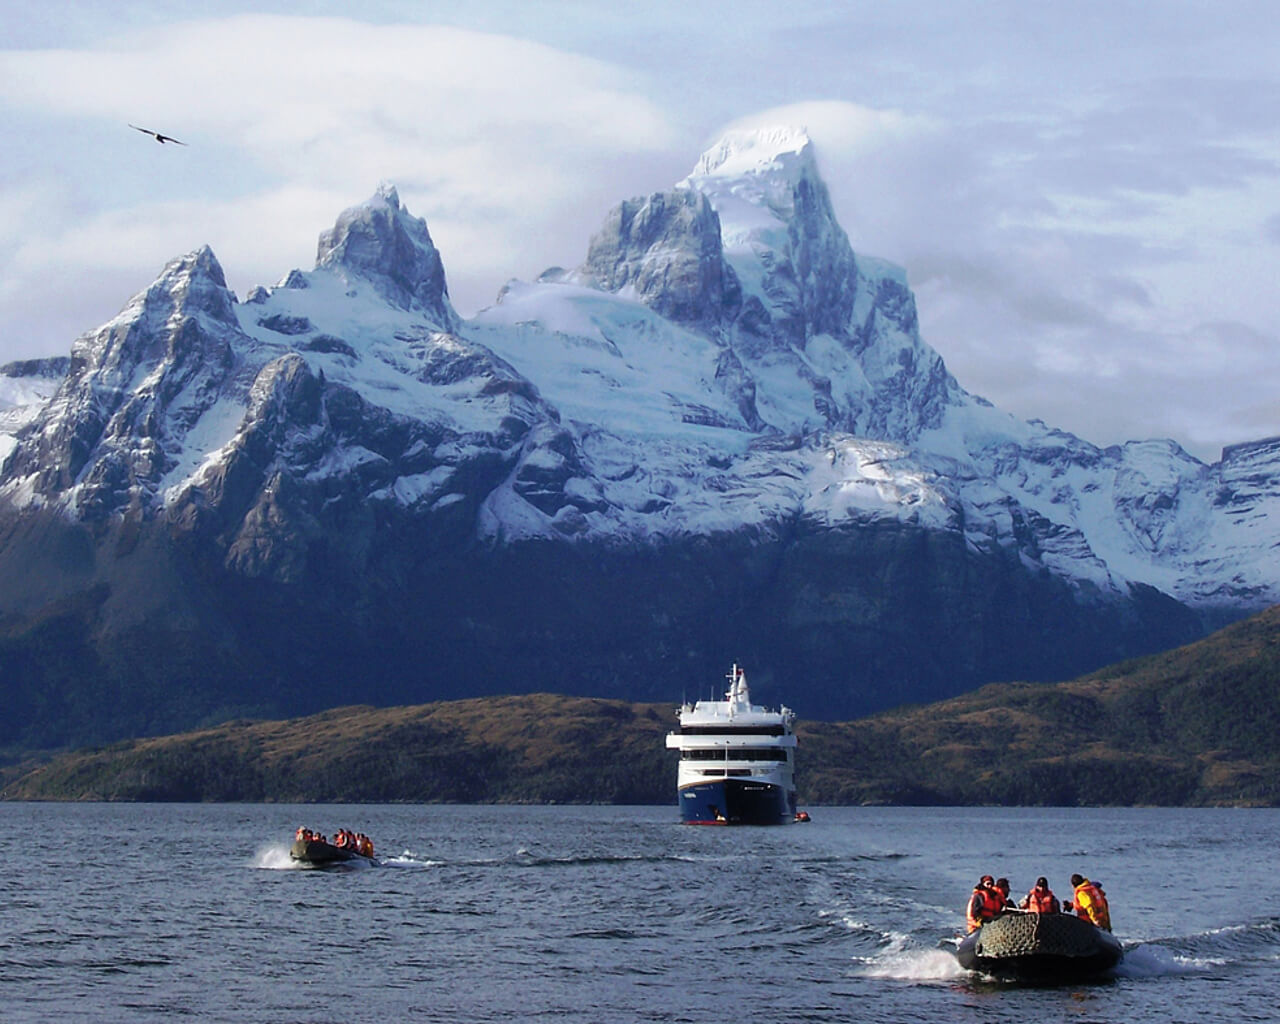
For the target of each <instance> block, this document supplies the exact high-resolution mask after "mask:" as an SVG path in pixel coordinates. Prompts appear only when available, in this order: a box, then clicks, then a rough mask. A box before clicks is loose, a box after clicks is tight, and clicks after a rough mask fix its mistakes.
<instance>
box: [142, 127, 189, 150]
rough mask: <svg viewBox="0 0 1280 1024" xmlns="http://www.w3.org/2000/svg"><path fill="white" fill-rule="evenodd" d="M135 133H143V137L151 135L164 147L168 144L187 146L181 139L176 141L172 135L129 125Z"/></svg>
mask: <svg viewBox="0 0 1280 1024" xmlns="http://www.w3.org/2000/svg"><path fill="white" fill-rule="evenodd" d="M129 127H130V128H132V129H134V131H139V132H142V134H143V135H150V136H151V137H152V138H153V139H155V140H156V142H159V143H161V144H162V145H163V144H164V143H166V142H176V143H178V145H179V146H185V145H186V143H185V142H183V141H181V140H180V139H175V138H174V137H173V136H172V135H161V134H160V133H159V132H153V131H152V130H151V129H150V128H139V127H138V126H137V125H136V124H131V125H129Z"/></svg>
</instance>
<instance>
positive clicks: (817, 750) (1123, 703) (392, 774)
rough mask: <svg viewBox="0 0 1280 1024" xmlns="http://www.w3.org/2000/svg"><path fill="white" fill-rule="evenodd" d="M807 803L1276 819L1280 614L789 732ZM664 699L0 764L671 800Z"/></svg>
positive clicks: (300, 784)
mask: <svg viewBox="0 0 1280 1024" xmlns="http://www.w3.org/2000/svg"><path fill="white" fill-rule="evenodd" d="M802 696H803V695H796V696H795V697H789V699H788V703H792V704H795V705H800V706H801V710H800V715H801V718H800V721H799V723H798V726H797V733H798V735H799V742H800V750H799V755H798V758H797V771H796V782H797V787H798V789H799V793H800V798H801V802H802V803H804V804H809V805H814V804H884V803H895V804H1006V805H1043V806H1076V805H1080V806H1092V805H1169V806H1183V805H1185V806H1278V805H1280V606H1277V607H1275V608H1271V609H1269V610H1267V611H1265V612H1263V613H1261V614H1259V615H1257V616H1255V617H1253V618H1251V619H1248V620H1245V621H1244V622H1240V623H1236V624H1235V625H1233V626H1229V627H1227V628H1226V629H1224V630H1221V631H1219V632H1217V633H1215V634H1213V635H1212V636H1210V637H1207V638H1206V639H1204V640H1202V641H1199V642H1197V643H1194V644H1191V645H1189V646H1186V647H1181V648H1178V649H1176V650H1172V651H1168V652H1165V653H1163V654H1158V655H1153V656H1150V657H1146V658H1141V659H1135V660H1132V661H1127V662H1122V663H1120V664H1117V665H1114V666H1111V667H1109V668H1107V669H1103V670H1101V671H1099V672H1095V673H1092V674H1090V675H1087V676H1083V677H1081V678H1080V679H1076V680H1073V681H1071V682H1066V683H1057V684H1032V683H1001V684H993V685H990V686H985V687H983V688H982V689H980V690H977V691H975V692H974V693H971V694H968V695H966V696H963V697H957V698H953V699H951V700H948V701H943V702H941V703H937V704H931V705H926V706H921V707H914V708H901V709H898V710H896V711H890V712H885V713H882V714H879V715H875V716H873V717H870V718H865V719H859V720H857V721H853V722H841V723H824V722H812V721H806V720H804V718H803V699H802ZM676 725H677V721H676V717H675V703H674V702H672V703H671V704H636V703H627V702H625V701H617V700H604V699H597V698H581V697H560V696H554V695H550V694H534V695H531V696H517V697H492V698H475V699H469V700H459V701H444V702H439V703H434V704H425V705H419V706H415V707H399V708H371V707H348V708H338V709H335V710H332V711H327V712H324V713H322V714H319V715H313V716H310V717H307V718H301V719H293V720H289V721H275V722H245V721H237V722H228V723H226V724H224V725H220V726H218V727H216V728H211V729H204V730H200V731H197V732H191V733H184V734H181V735H177V736H166V737H156V738H151V739H139V740H131V741H127V742H124V743H118V744H115V745H114V746H111V747H106V748H101V749H97V750H88V751H79V752H76V753H71V754H65V755H62V756H60V757H57V758H54V759H53V760H51V761H49V762H48V763H46V764H43V765H39V766H36V767H34V768H33V767H31V766H30V765H24V766H11V767H10V768H9V769H7V770H6V785H5V788H4V790H3V793H2V794H0V795H2V796H3V797H4V798H5V799H11V800H13V799H17V800H22V799H30V800H49V799H52V800H193V801H200V800H211V801H220V800H227V801H233V800H237V801H238V800H243V801H279V802H285V801H289V802H353V803H355V802H423V803H432V802H455V803H487V802H494V803H498V802H505V803H516V802H521V803H549V802H560V803H649V804H670V803H674V801H675V791H674V789H675V762H674V755H672V754H670V753H668V752H667V751H666V750H665V747H664V743H663V737H664V736H665V734H666V733H667V732H669V731H671V730H672V729H674V728H675V727H676Z"/></svg>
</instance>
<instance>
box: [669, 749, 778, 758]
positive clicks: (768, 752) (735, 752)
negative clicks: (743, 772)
mask: <svg viewBox="0 0 1280 1024" xmlns="http://www.w3.org/2000/svg"><path fill="white" fill-rule="evenodd" d="M680 757H681V760H684V761H786V760H787V751H786V749H785V748H782V747H739V748H737V749H734V748H733V747H717V748H716V749H714V750H706V749H702V750H686V751H683V752H682V753H681V755H680Z"/></svg>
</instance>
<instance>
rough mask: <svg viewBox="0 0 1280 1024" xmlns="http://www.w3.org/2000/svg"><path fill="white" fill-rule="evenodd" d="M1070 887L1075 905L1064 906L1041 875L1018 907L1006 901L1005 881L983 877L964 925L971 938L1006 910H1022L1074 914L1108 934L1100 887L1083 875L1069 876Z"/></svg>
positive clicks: (1104, 899)
mask: <svg viewBox="0 0 1280 1024" xmlns="http://www.w3.org/2000/svg"><path fill="white" fill-rule="evenodd" d="M1071 886H1072V889H1073V890H1074V893H1073V898H1074V902H1072V901H1071V900H1068V901H1067V902H1066V903H1065V904H1063V903H1060V902H1059V900H1058V897H1057V896H1055V895H1054V894H1053V890H1052V889H1050V888H1049V880H1048V879H1047V878H1045V877H1044V876H1043V875H1041V876H1040V877H1039V878H1037V879H1036V884H1035V886H1034V888H1032V889H1031V891H1030V892H1028V893H1027V895H1026V896H1024V897H1023V898H1022V901H1021V902H1020V903H1016V904H1015V903H1014V902H1013V901H1012V900H1011V899H1010V898H1009V880H1008V879H1007V878H1001V879H999V880H996V879H994V878H992V876H991V875H983V876H982V877H981V878H980V879H979V880H978V884H977V885H975V886H974V887H973V893H972V894H971V895H970V897H969V903H968V906H967V907H966V908H965V924H966V925H967V927H968V930H969V933H970V934H972V933H973V932H976V931H977V930H978V929H979V928H981V927H982V926H983V925H984V924H986V923H987V922H988V921H994V920H995V919H996V918H997V917H999V916H1000V915H1001V914H1003V913H1004V912H1005V911H1006V910H1025V911H1029V912H1030V913H1033V914H1057V913H1067V914H1070V913H1074V914H1075V915H1076V916H1077V917H1079V918H1082V919H1084V920H1085V921H1089V922H1090V923H1091V924H1094V925H1096V926H1097V927H1099V928H1101V929H1102V930H1103V931H1108V932H1109V931H1111V907H1110V905H1109V904H1108V903H1107V894H1106V893H1105V892H1104V891H1103V889H1102V886H1101V885H1099V884H1098V883H1097V882H1091V881H1089V879H1087V878H1085V877H1084V876H1083V875H1072V876H1071Z"/></svg>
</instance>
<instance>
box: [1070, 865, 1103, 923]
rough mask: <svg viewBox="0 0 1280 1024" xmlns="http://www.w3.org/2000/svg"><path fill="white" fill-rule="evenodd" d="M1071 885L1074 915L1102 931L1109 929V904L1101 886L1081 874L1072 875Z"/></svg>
mask: <svg viewBox="0 0 1280 1024" xmlns="http://www.w3.org/2000/svg"><path fill="white" fill-rule="evenodd" d="M1071 885H1072V887H1073V888H1074V889H1075V911H1076V917H1082V918H1084V919H1085V920H1086V921H1091V922H1093V923H1094V924H1095V925H1097V926H1098V927H1099V928H1101V929H1103V930H1104V931H1108V932H1109V931H1111V906H1110V905H1109V904H1108V903H1107V895H1106V893H1104V892H1103V891H1102V887H1101V886H1099V885H1095V884H1094V883H1093V882H1091V881H1089V879H1087V878H1085V877H1084V876H1083V875H1072V876H1071Z"/></svg>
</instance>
